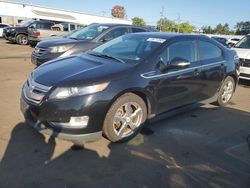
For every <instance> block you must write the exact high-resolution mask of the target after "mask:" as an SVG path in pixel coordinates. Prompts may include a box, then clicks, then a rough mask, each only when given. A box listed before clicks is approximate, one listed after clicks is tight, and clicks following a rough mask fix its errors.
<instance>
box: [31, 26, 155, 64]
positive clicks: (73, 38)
mask: <svg viewBox="0 0 250 188" xmlns="http://www.w3.org/2000/svg"><path fill="white" fill-rule="evenodd" d="M146 31H155V30H153V29H147V28H144V27H137V26H132V25H122V24H91V25H89V26H88V27H85V28H83V29H80V30H78V31H76V32H75V33H73V34H72V35H70V36H69V37H68V38H63V37H62V38H54V39H53V38H52V39H48V40H43V41H41V42H39V43H38V44H37V46H36V48H35V50H34V51H33V53H32V57H31V62H32V63H33V64H35V65H37V66H39V65H41V64H43V63H45V62H47V61H50V60H52V59H55V58H58V57H67V56H69V55H73V54H77V53H80V52H85V51H87V50H90V49H93V48H95V47H97V46H99V45H101V44H103V43H105V42H107V41H110V40H112V39H114V38H116V37H119V36H121V35H124V34H126V33H136V32H146Z"/></svg>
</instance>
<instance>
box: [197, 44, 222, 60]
mask: <svg viewBox="0 0 250 188" xmlns="http://www.w3.org/2000/svg"><path fill="white" fill-rule="evenodd" d="M199 51H200V59H201V61H204V60H209V59H215V58H219V57H221V55H222V51H221V49H220V48H219V47H217V46H215V45H214V44H212V43H210V42H205V41H199Z"/></svg>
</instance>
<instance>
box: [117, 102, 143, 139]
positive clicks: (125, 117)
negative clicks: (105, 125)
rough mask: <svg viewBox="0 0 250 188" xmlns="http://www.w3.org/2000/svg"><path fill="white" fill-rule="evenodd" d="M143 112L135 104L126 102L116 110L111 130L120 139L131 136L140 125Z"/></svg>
mask: <svg viewBox="0 0 250 188" xmlns="http://www.w3.org/2000/svg"><path fill="white" fill-rule="evenodd" d="M142 119H143V111H142V108H141V106H140V105H139V104H137V103H136V102H127V103H125V104H123V105H122V106H121V107H120V108H118V109H117V111H116V113H115V116H114V117H113V129H114V131H115V133H116V135H117V136H118V137H120V138H124V137H128V136H130V135H132V134H133V133H134V132H135V131H136V129H137V128H138V127H139V126H140V125H141V123H142Z"/></svg>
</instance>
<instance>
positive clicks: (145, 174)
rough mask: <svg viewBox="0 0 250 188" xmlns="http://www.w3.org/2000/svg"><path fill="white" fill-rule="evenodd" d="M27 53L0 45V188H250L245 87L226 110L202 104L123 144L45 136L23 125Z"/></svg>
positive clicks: (248, 91) (249, 108)
mask: <svg viewBox="0 0 250 188" xmlns="http://www.w3.org/2000/svg"><path fill="white" fill-rule="evenodd" d="M31 52H32V48H31V47H29V46H19V45H16V44H11V43H8V42H6V41H5V40H4V39H0V84H1V85H0V86H1V89H0V98H1V100H0V107H1V108H0V122H1V124H0V187H1V188H2V187H3V188H8V187H10V188H12V187H25V188H33V187H37V188H40V187H41V188H43V187H51V188H54V187H55V188H58V187H61V188H77V187H141V188H149V187H153V188H160V187H192V188H194V187H198V188H200V187H214V188H215V187H216V188H217V187H227V188H228V187H232V188H234V187H235V188H236V187H237V188H238V187H241V188H244V187H246V188H247V187H250V146H249V145H248V144H247V136H248V135H250V82H248V81H240V84H239V87H238V89H237V92H236V93H235V95H234V97H233V99H232V102H231V103H230V105H229V106H227V107H226V108H219V107H217V106H214V105H205V106H201V107H199V108H196V109H193V110H190V111H188V112H185V113H182V114H179V115H176V116H173V117H170V118H167V119H163V120H158V121H155V122H152V123H148V124H147V125H146V127H145V128H144V129H143V130H142V132H141V133H140V134H139V135H138V136H136V137H135V138H134V139H133V140H131V141H129V142H127V143H119V144H110V142H109V141H108V140H106V139H104V138H103V139H101V140H99V141H96V142H92V143H86V144H84V148H83V149H79V148H76V147H72V143H70V142H66V141H63V140H58V139H54V138H49V137H44V136H42V135H40V134H38V133H37V132H36V131H35V130H33V128H31V127H29V126H28V125H26V124H25V123H24V119H23V117H22V114H21V112H20V110H19V98H20V94H21V87H22V84H23V82H24V81H25V80H26V78H27V76H28V75H29V73H30V72H31V71H32V70H33V69H34V68H35V66H34V65H32V64H31V62H30V54H31Z"/></svg>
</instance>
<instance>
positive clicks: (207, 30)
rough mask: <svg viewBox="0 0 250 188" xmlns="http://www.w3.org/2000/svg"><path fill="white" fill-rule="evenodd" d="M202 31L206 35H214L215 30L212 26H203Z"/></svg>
mask: <svg viewBox="0 0 250 188" xmlns="http://www.w3.org/2000/svg"><path fill="white" fill-rule="evenodd" d="M201 30H202V31H203V33H205V34H214V29H213V28H212V27H211V26H203V27H202V28H201Z"/></svg>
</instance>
